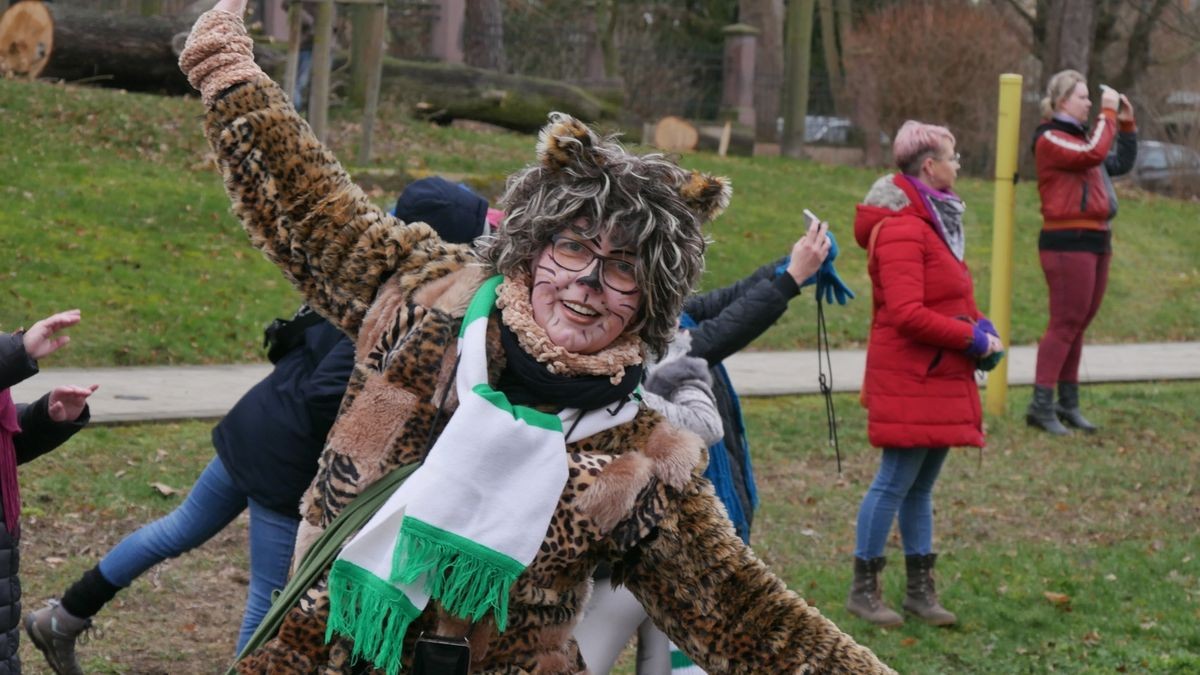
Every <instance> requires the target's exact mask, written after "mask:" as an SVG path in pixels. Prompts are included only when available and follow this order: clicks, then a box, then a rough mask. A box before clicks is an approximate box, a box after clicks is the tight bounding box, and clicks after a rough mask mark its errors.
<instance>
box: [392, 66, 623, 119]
mask: <svg viewBox="0 0 1200 675" xmlns="http://www.w3.org/2000/svg"><path fill="white" fill-rule="evenodd" d="M382 90H383V95H384V96H387V95H388V94H389V93H391V94H392V95H393V96H400V97H403V98H406V99H407V100H408V102H410V103H414V104H415V105H416V109H417V112H418V113H419V114H421V115H423V116H425V117H427V118H429V119H432V120H434V121H437V122H449V121H451V120H454V119H458V118H461V119H470V120H478V121H481V122H488V123H490V124H495V125H497V126H501V127H504V128H506V129H514V130H517V131H537V130H538V129H540V128H541V127H542V126H543V125H545V124H546V115H548V114H549V113H550V112H552V111H555V110H561V111H562V112H565V113H569V114H571V115H574V116H575V117H578V118H579V119H581V120H585V121H589V122H590V121H596V120H601V119H614V118H615V117H616V112H617V111H616V110H615V108H614V107H613V106H611V105H608V104H605V103H603V102H601V101H600V100H599V99H597V98H595V97H594V96H592V95H591V94H588V93H587V92H585V91H583V90H582V89H579V88H578V87H574V86H571V85H569V84H565V83H562V82H558V81H555V80H545V79H541V78H536V77H523V76H520V75H508V74H504V73H498V72H496V71H492V70H483V69H481V68H472V67H470V66H464V65H460V64H453V63H429V62H424V61H401V60H398V59H386V60H385V61H384V65H383V85H382Z"/></svg>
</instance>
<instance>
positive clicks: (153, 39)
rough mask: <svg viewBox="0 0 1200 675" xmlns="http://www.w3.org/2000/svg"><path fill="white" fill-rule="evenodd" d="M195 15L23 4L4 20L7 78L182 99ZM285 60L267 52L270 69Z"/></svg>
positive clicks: (0, 31)
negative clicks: (184, 55) (182, 57)
mask: <svg viewBox="0 0 1200 675" xmlns="http://www.w3.org/2000/svg"><path fill="white" fill-rule="evenodd" d="M195 18H196V16H195V14H194V13H192V12H189V11H185V12H181V13H180V14H176V15H173V16H128V15H121V14H114V13H111V12H100V11H96V10H89V9H82V8H79V7H74V6H68V5H61V4H57V3H48V2H40V1H39V0H23V1H22V2H18V3H15V4H13V5H12V6H11V7H9V8H8V10H7V11H5V12H4V15H3V17H0V74H2V75H4V76H5V77H22V78H30V79H33V78H50V79H61V80H66V81H68V82H74V81H84V82H87V83H89V84H99V85H103V86H110V87H119V88H122V89H129V90H132V91H157V92H164V93H174V94H181V93H186V92H190V91H192V88H191V86H190V85H188V82H187V79H186V78H184V76H183V73H182V72H180V70H179V50H180V49H182V47H183V42H184V39H185V38H186V36H187V33H188V31H189V30H191V27H192V22H193V21H195ZM277 59H278V57H275V56H270V57H268V55H266V54H264V57H263V58H260V60H259V63H260V65H262V66H263V67H264V69H268V70H269V68H268V66H271V67H273V66H274V65H275V64H274V61H275V60H277Z"/></svg>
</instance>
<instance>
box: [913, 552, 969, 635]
mask: <svg viewBox="0 0 1200 675" xmlns="http://www.w3.org/2000/svg"><path fill="white" fill-rule="evenodd" d="M936 562H937V554H936V553H930V554H928V555H909V556H904V567H905V569H906V571H907V572H908V586H907V593H906V594H905V596H904V604H903V607H904V611H906V612H909V613H911V614H915V615H916V616H917V618H919V619H921V620H922V621H924V622H925V623H927V624H929V625H930V626H953V625H954V624H955V623H957V622H958V617H956V616H954V614H953V613H952V612H950V611H949V610H947V609H946V608H945V607H942V605H941V603H939V602H938V596H937V589H936V588H935V587H934V583H933V565H934V563H936Z"/></svg>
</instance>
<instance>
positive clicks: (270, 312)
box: [0, 80, 1200, 366]
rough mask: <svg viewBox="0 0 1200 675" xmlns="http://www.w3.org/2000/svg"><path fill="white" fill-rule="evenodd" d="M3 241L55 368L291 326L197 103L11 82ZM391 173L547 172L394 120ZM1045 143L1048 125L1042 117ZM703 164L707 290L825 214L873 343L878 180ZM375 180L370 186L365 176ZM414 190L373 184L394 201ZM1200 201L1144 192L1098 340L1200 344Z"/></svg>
mask: <svg viewBox="0 0 1200 675" xmlns="http://www.w3.org/2000/svg"><path fill="white" fill-rule="evenodd" d="M0 112H3V113H4V114H5V115H6V116H8V117H9V118H10V119H20V120H21V121H22V123H21V124H6V125H2V126H0V145H3V147H4V148H5V157H4V159H3V160H0V240H2V241H3V242H4V248H5V255H4V262H3V263H2V264H0V276H2V278H3V280H4V290H5V292H6V297H7V301H6V302H4V303H3V304H2V305H0V330H12V329H14V328H16V327H17V326H20V325H22V324H25V325H27V324H28V323H30V322H32V321H34V320H36V319H37V318H40V317H42V316H45V315H47V314H49V313H51V312H52V311H55V310H58V309H63V308H67V307H81V308H82V309H83V311H84V316H85V324H84V325H83V326H81V327H80V328H79V329H78V330H77V333H78V336H79V337H80V338H81V339H79V340H78V341H77V342H76V344H75V345H73V346H72V348H71V349H70V350H69V351H67V352H65V353H64V354H62V355H60V356H58V357H56V361H55V363H56V365H60V366H78V365H97V366H99V365H121V364H168V363H187V364H193V363H229V362H242V361H249V360H256V359H259V358H261V353H260V350H259V348H258V343H259V335H260V330H261V328H262V326H263V325H264V324H266V323H267V322H268V321H269V320H270V319H271V318H273V317H275V316H283V315H288V314H290V312H291V311H293V310H294V308H295V306H296V305H297V304H298V302H299V298H298V296H297V295H296V294H295V293H294V292H293V291H292V290H291V289H290V287H289V286H288V284H287V283H286V282H285V281H283V279H282V277H281V276H280V275H279V274H277V273H276V272H275V271H274V270H273V269H272V268H271V266H270V265H268V264H267V263H266V262H265V261H264V260H263V259H262V258H261V257H260V256H259V255H258V254H257V253H256V252H254V251H253V250H252V249H251V248H250V246H249V245H248V244H247V243H246V241H245V236H244V235H243V234H242V233H241V231H240V228H239V227H238V226H237V224H236V223H235V222H234V220H233V218H232V217H231V216H230V214H229V208H228V203H227V199H226V197H225V196H224V193H223V191H222V189H221V186H220V180H219V178H218V176H217V174H216V172H215V169H214V167H213V163H212V161H211V158H210V157H209V156H208V155H207V148H206V146H205V144H204V141H203V139H202V137H201V133H200V132H201V115H202V110H201V106H200V104H199V103H198V101H197V100H196V99H194V98H190V99H189V98H163V97H156V96H147V95H139V94H126V93H121V92H115V91H107V90H99V89H89V88H80V87H68V86H61V85H48V84H40V83H32V84H31V83H22V82H12V81H7V80H4V81H0ZM341 115H342V118H341V119H338V118H337V116H338V111H335V123H334V125H333V129H332V131H331V138H330V144H331V145H332V147H333V148H334V150H335V152H336V153H337V154H338V155H339V156H340V157H343V158H352V157H356V156H357V143H358V138H359V137H358V133H359V126H358V120H357V119H355V118H353V117H352V116H350V113H348V112H347V111H341ZM383 117H384V119H383V120H382V123H381V124H380V125H379V129H380V130H379V132H378V134H377V135H378V139H377V145H376V159H375V162H374V164H373V165H372V166H371V167H365V168H366V169H369V170H370V172H371V173H372V174H373V175H376V176H377V175H379V174H388V173H389V172H390V173H392V174H395V175H400V176H403V175H423V174H426V173H448V174H454V175H460V176H469V177H470V179H471V180H472V181H473V182H474V184H475V185H476V186H477V187H479V188H480V189H481V190H482V191H483V192H484V193H485V195H486V196H488V197H489V198H493V199H494V198H495V197H496V196H497V192H498V191H499V190H500V188H501V186H502V184H503V176H504V175H505V174H507V173H508V172H510V171H512V170H513V169H515V168H517V167H519V166H521V165H523V164H524V163H527V162H529V161H532V160H533V158H534V153H533V145H534V138H533V137H532V136H521V135H517V134H513V133H506V132H501V133H495V132H491V133H489V132H483V131H473V130H466V129H458V128H441V127H436V126H432V125H429V124H426V123H423V122H417V121H413V120H411V119H408V118H405V117H403V116H401V115H399V114H398V113H397V112H396V111H394V110H392V109H385V111H384V114H383ZM1025 126H1026V130H1027V131H1028V130H1029V129H1031V128H1032V122H1031V121H1027V123H1026V125H1025ZM682 162H683V164H685V165H686V166H689V167H694V168H699V169H704V170H708V171H712V172H716V173H720V174H724V175H727V176H729V177H731V178H732V180H733V184H734V195H735V196H734V200H733V205H732V207H731V208H730V209H729V211H728V212H727V213H726V215H724V216H723V217H722V218H720V219H719V220H718V221H717V222H716V223H715V225H714V227H713V229H712V232H711V235H712V238H713V239H714V241H715V244H714V246H712V247H711V249H710V252H709V257H708V268H709V272H708V274H707V276H706V279H705V282H704V283H705V286H706V287H710V288H711V287H714V286H717V285H721V284H725V283H728V282H730V281H733V280H735V279H737V278H739V277H741V276H744V275H745V274H747V273H749V272H750V271H751V270H753V269H754V268H755V267H756V266H757V265H759V264H761V263H763V262H766V261H768V260H770V259H773V258H775V257H777V256H781V255H783V254H784V253H785V252H786V251H787V250H789V248H790V244H791V242H792V241H794V240H795V239H796V238H797V237H798V236H799V235H800V234H801V229H800V228H801V225H800V223H801V221H802V218H801V216H800V211H801V209H802V208H804V207H809V208H811V209H812V210H814V211H815V212H816V213H818V214H819V215H821V216H822V217H824V218H825V219H827V220H829V221H831V222H832V223H833V226H834V231H835V232H836V234H837V236H838V238H839V242H840V243H841V245H842V250H843V253H842V255H841V258H840V259H839V262H838V268H839V270H840V271H841V274H842V275H843V276H844V278H845V279H846V281H847V282H848V283H849V284H850V286H851V287H852V288H854V289H856V290H857V291H858V292H859V299H858V300H857V301H855V302H852V303H850V304H849V305H848V306H846V307H844V308H836V309H833V310H832V311H830V312H829V313H828V315H827V317H828V322H829V330H830V336H831V338H832V340H833V342H834V346H835V347H854V346H861V345H862V341H863V340H864V338H865V336H866V333H867V323H868V318H869V317H868V315H869V312H870V307H869V297H868V296H869V295H870V289H869V286H868V283H867V278H866V273H865V269H864V262H865V261H864V256H863V254H862V252H861V250H859V249H858V248H857V247H856V246H855V244H854V243H853V239H852V233H851V225H852V220H853V216H854V205H855V203H856V202H857V201H858V200H859V199H861V197H862V196H863V195H864V194H865V192H866V190H867V189H868V187H869V186H870V184H871V182H872V181H873V180H874V178H875V177H876V175H877V173H878V172H876V171H874V170H864V169H854V168H847V167H837V166H825V165H820V164H815V163H812V162H795V161H789V160H783V159H780V158H753V159H751V158H740V157H731V158H725V159H722V158H718V157H716V156H714V155H708V154H704V155H689V156H686V157H684V158H683V159H682ZM361 175H364V176H365V175H366V174H361ZM401 182H402V179H401V180H400V181H396V180H393V181H391V182H389V181H387V180H384V181H383V182H382V183H380V182H379V181H378V180H377V179H375V178H372V179H371V180H370V181H368V180H367V179H366V178H364V185H367V184H368V183H369V184H370V185H371V187H370V193H371V194H372V195H373V196H374V197H375V198H376V199H377V201H378V202H379V203H381V204H385V203H390V202H392V201H393V200H394V198H395V191H396V187H397V186H398V185H399V184H400V183H401ZM959 188H960V190H961V192H962V194H963V196H964V198H965V199H966V201H967V204H968V206H969V214H968V218H967V222H968V226H969V230H970V231H969V246H968V259H969V262H970V264H971V267H972V271H973V273H974V275H975V279H976V286H977V289H976V295H977V298H978V300H979V302H980V305H981V307H984V308H986V307H987V305H988V302H989V295H988V285H989V277H988V275H989V268H990V264H991V227H990V221H991V213H992V206H991V185H990V183H988V182H985V181H982V180H976V179H964V180H962V181H960V183H959ZM1037 209H1038V203H1037V194H1036V190H1035V186H1034V185H1033V183H1032V182H1031V181H1028V180H1027V181H1025V182H1023V183H1022V184H1021V185H1019V186H1018V191H1017V222H1018V227H1017V232H1016V247H1015V251H1016V256H1017V257H1016V260H1015V262H1014V265H1015V281H1014V289H1015V290H1014V296H1015V297H1014V307H1015V310H1016V314H1015V316H1014V319H1013V325H1014V328H1013V335H1014V340H1013V341H1014V342H1015V343H1017V344H1028V343H1031V342H1034V341H1035V340H1036V339H1037V338H1038V336H1039V335H1040V332H1041V330H1042V329H1043V327H1044V323H1045V287H1044V282H1043V280H1042V273H1041V269H1040V267H1039V266H1038V263H1037V253H1036V243H1035V242H1036V236H1037V230H1038V223H1039V217H1038V215H1037V214H1038V211H1037ZM1197 221H1200V204H1195V203H1188V202H1181V201H1175V200H1169V199H1164V198H1159V197H1155V196H1153V195H1147V194H1141V193H1131V194H1126V195H1124V196H1123V200H1122V202H1121V215H1120V217H1119V218H1118V220H1117V226H1116V234H1115V237H1116V249H1117V253H1116V256H1115V258H1114V261H1113V269H1112V279H1111V282H1110V287H1109V292H1108V296H1107V299H1106V300H1105V306H1104V308H1103V309H1102V311H1101V312H1100V316H1099V318H1098V319H1097V320H1096V323H1095V324H1094V326H1093V327H1092V329H1091V330H1090V332H1089V338H1090V339H1092V340H1094V341H1098V342H1126V341H1157V340H1189V339H1197V338H1200V324H1198V322H1197V321H1196V320H1195V317H1196V316H1197V314H1198V313H1200V292H1198V291H1200V228H1197V227H1196V226H1195V225H1196V222H1197ZM814 326H815V321H814V317H813V316H812V315H811V314H810V313H808V312H807V311H796V312H792V313H789V314H788V315H786V316H785V317H784V318H783V319H782V320H781V321H780V322H779V324H778V325H777V326H775V327H774V328H773V329H772V330H770V331H769V332H768V333H766V334H765V335H764V336H762V337H761V338H760V339H759V341H758V342H757V343H756V347H758V348H763V349H790V348H811V347H813V345H814V336H815V327H814Z"/></svg>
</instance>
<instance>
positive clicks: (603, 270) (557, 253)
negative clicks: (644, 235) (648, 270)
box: [550, 234, 638, 295]
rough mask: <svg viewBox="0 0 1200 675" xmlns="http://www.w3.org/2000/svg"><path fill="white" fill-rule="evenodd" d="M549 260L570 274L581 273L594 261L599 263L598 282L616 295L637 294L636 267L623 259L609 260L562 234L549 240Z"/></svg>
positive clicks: (580, 242)
mask: <svg viewBox="0 0 1200 675" xmlns="http://www.w3.org/2000/svg"><path fill="white" fill-rule="evenodd" d="M550 241H551V242H552V243H553V246H552V247H551V248H550V259H551V260H553V261H554V263H555V264H556V265H558V266H559V267H561V268H563V269H564V270H568V271H570V272H582V271H584V270H586V269H587V268H589V267H591V266H592V262H593V261H595V260H599V261H600V270H599V275H600V281H601V282H603V283H604V285H605V286H608V287H609V288H611V289H613V290H614V291H616V292H618V293H623V294H625V295H632V294H634V293H637V291H638V286H637V265H636V264H635V263H633V262H630V261H629V260H627V259H624V258H610V257H608V256H603V255H600V254H599V253H596V252H595V251H593V250H592V248H591V247H590V246H588V245H587V244H585V243H583V242H582V241H579V240H578V239H573V238H571V237H568V236H566V235H563V234H557V235H555V236H554V237H553V238H552V239H551V240H550Z"/></svg>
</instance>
